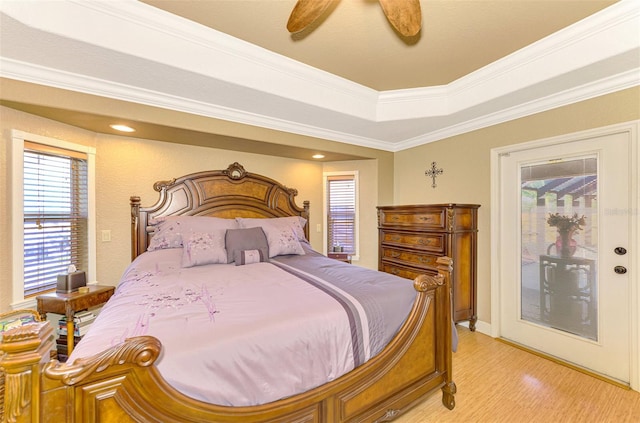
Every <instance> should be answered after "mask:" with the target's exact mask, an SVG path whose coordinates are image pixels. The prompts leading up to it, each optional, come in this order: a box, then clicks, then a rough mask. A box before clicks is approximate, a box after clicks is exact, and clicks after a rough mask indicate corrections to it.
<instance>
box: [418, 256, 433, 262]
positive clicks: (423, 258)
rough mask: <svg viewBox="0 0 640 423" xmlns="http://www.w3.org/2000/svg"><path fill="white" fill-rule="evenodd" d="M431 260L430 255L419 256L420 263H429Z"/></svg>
mask: <svg viewBox="0 0 640 423" xmlns="http://www.w3.org/2000/svg"><path fill="white" fill-rule="evenodd" d="M432 261H433V260H432V259H431V257H420V263H431V262H432Z"/></svg>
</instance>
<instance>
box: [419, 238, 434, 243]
mask: <svg viewBox="0 0 640 423" xmlns="http://www.w3.org/2000/svg"><path fill="white" fill-rule="evenodd" d="M418 244H422V245H430V244H431V240H430V239H422V238H420V239H419V240H418Z"/></svg>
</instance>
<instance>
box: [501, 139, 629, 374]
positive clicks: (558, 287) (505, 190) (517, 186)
mask: <svg viewBox="0 0 640 423" xmlns="http://www.w3.org/2000/svg"><path fill="white" fill-rule="evenodd" d="M631 145H632V144H631V143H630V140H629V136H628V134H626V133H623V132H612V133H607V134H602V135H601V136H593V137H585V138H582V139H576V140H572V141H565V142H558V143H553V142H541V143H530V144H529V145H527V146H526V148H520V149H518V150H515V149H514V150H512V151H509V152H507V153H501V154H500V156H499V178H500V179H499V180H500V186H499V189H500V195H499V198H500V203H499V210H498V215H499V219H498V220H497V221H496V223H497V224H498V225H499V227H500V230H499V232H500V233H499V236H498V245H499V249H498V250H497V254H498V256H497V262H498V263H499V266H498V272H499V273H498V284H497V286H498V289H499V291H498V295H499V296H500V304H499V325H500V326H499V331H500V336H501V337H503V338H505V339H508V340H510V341H512V342H515V343H518V344H521V345H524V346H527V347H528V348H531V349H533V350H536V351H540V352H543V353H545V354H548V355H550V356H553V357H556V358H558V359H560V360H565V361H567V362H570V363H572V364H574V365H577V366H579V367H583V368H586V369H589V370H591V371H594V372H597V373H599V374H601V375H604V376H606V377H609V378H611V379H615V380H617V381H622V382H624V383H628V382H629V380H630V377H629V375H630V360H629V357H630V341H629V333H630V322H631V310H630V307H629V304H630V301H629V298H630V295H631V292H630V287H631V284H630V278H629V273H630V272H626V269H628V268H629V258H630V257H631V256H632V254H634V253H633V252H632V251H631V248H632V245H631V241H630V227H631V218H632V216H630V214H629V213H628V210H630V209H629V205H630V194H629V193H630V192H631V191H630V188H629V187H630V181H631V179H630V169H631V164H630V159H629V158H630V157H631V156H632V155H631V153H630V148H631ZM636 254H637V253H636Z"/></svg>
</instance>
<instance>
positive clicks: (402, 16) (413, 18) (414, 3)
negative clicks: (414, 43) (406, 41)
mask: <svg viewBox="0 0 640 423" xmlns="http://www.w3.org/2000/svg"><path fill="white" fill-rule="evenodd" d="M378 1H379V2H380V5H381V6H382V10H383V11H384V14H385V16H386V17H387V19H388V20H389V22H391V25H393V27H394V28H395V29H396V30H397V31H398V32H399V33H400V34H402V35H404V36H405V37H413V36H414V35H416V34H417V33H418V32H419V31H420V27H421V26H422V11H421V10H420V0H378Z"/></svg>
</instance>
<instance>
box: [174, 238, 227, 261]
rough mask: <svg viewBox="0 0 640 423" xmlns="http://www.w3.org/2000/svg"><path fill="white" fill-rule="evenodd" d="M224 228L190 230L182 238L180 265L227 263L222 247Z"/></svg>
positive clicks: (225, 252) (225, 253)
mask: <svg viewBox="0 0 640 423" xmlns="http://www.w3.org/2000/svg"><path fill="white" fill-rule="evenodd" d="M226 232H227V231H226V230H225V229H218V230H216V231H212V232H192V233H190V234H189V235H188V237H186V238H184V239H183V240H182V243H183V248H182V267H193V266H202V265H205V264H214V263H227V250H225V248H224V239H225V234H226Z"/></svg>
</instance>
